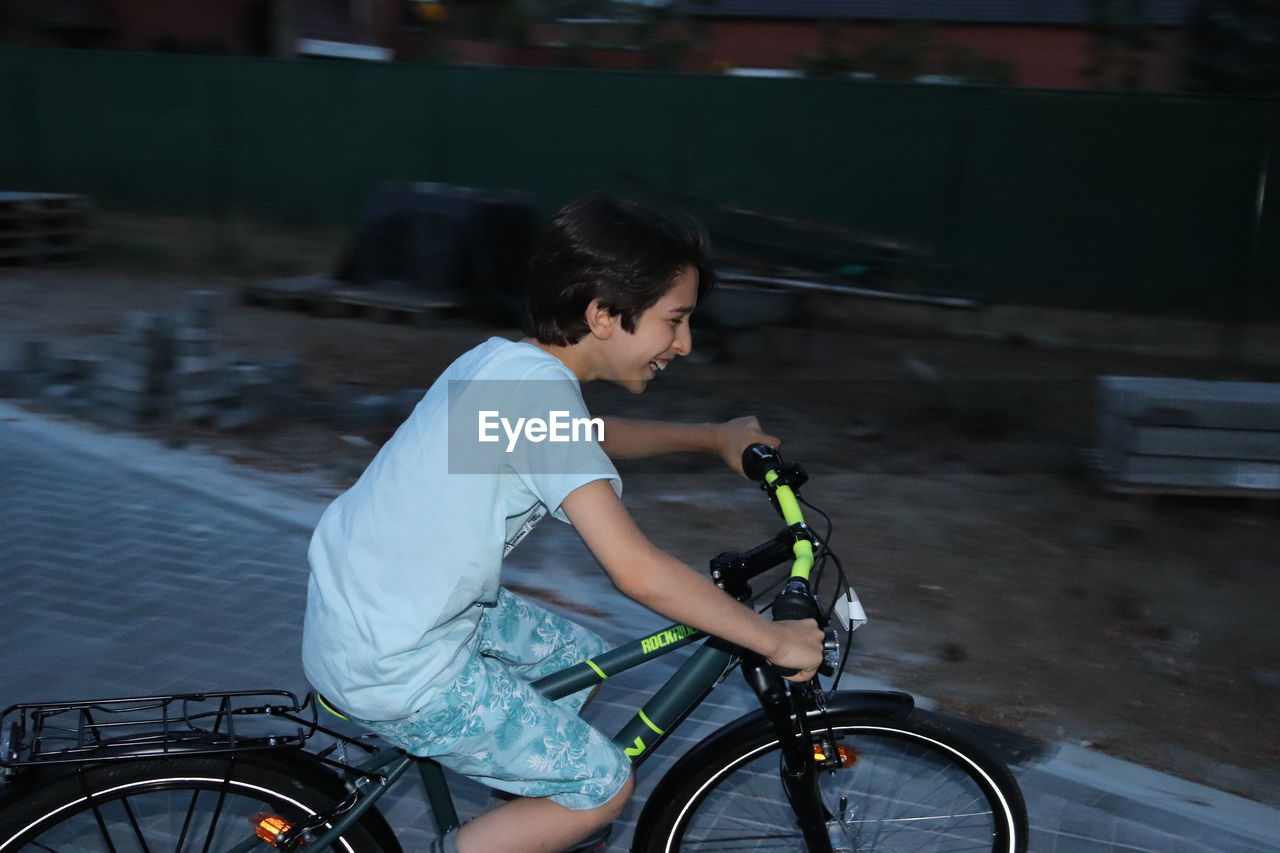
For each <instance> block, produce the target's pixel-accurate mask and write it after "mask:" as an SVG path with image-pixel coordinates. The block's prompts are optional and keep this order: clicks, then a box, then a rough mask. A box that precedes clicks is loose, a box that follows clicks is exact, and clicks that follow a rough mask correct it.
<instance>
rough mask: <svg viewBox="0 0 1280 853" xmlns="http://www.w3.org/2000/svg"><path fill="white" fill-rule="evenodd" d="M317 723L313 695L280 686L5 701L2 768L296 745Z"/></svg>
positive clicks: (1, 724) (0, 724)
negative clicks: (302, 695) (302, 697)
mask: <svg viewBox="0 0 1280 853" xmlns="http://www.w3.org/2000/svg"><path fill="white" fill-rule="evenodd" d="M316 729H317V725H316V708H315V704H314V703H313V702H312V701H311V696H310V695H308V697H307V698H306V699H305V700H304V701H303V702H302V703H301V704H300V703H299V702H298V697H297V696H296V695H294V694H293V693H289V692H286V691H283V690H263V691H235V692H227V693H179V694H175V695H171V696H138V697H132V698H125V699H99V700H93V701H85V702H53V703H32V704H22V705H10V706H9V707H8V708H6V709H5V710H4V712H3V714H0V767H6V768H15V767H30V766H33V765H47V764H71V763H75V762H80V761H98V760H110V759H123V758H144V757H163V756H170V755H177V754H182V755H202V754H211V753H226V752H235V751H237V750H262V749H280V748H296V747H300V746H302V744H303V743H305V742H306V740H307V738H309V737H311V736H312V735H313V734H315V732H316Z"/></svg>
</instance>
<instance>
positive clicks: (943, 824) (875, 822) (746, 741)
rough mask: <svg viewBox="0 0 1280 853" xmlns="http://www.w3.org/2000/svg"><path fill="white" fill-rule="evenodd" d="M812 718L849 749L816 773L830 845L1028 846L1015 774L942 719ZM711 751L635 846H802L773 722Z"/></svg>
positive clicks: (643, 828)
mask: <svg viewBox="0 0 1280 853" xmlns="http://www.w3.org/2000/svg"><path fill="white" fill-rule="evenodd" d="M810 719H811V723H812V724H814V725H815V728H816V724H817V723H818V720H819V719H824V720H825V725H826V726H827V727H828V728H829V730H830V732H831V734H832V735H834V737H835V741H836V743H837V744H838V745H841V746H844V747H845V748H846V749H852V753H851V757H852V759H853V762H852V765H851V766H850V767H848V768H843V769H836V770H829V771H828V770H823V771H821V772H820V780H819V787H820V789H821V791H822V798H823V803H824V805H825V806H826V808H827V811H828V812H829V813H830V814H831V815H832V819H831V821H829V823H828V828H829V834H830V836H831V838H832V847H833V849H834V850H835V851H836V853H897V851H908V850H909V851H912V853H933V851H937V853H948V851H959V850H966V851H974V850H991V851H993V853H1023V851H1025V850H1026V846H1027V814H1026V805H1025V803H1024V802H1023V798H1022V792H1021V790H1020V789H1019V788H1018V784H1017V782H1016V780H1014V778H1013V774H1012V773H1010V772H1009V769H1008V768H1007V767H1006V766H1005V764H1004V762H1002V761H1001V760H999V759H998V758H996V757H995V756H993V755H992V754H991V753H990V752H989V751H988V750H987V749H986V748H985V747H983V746H981V745H980V744H979V743H977V742H975V741H974V740H972V739H971V738H970V737H968V736H966V735H964V734H963V733H961V732H959V731H957V730H956V729H955V728H954V727H952V726H951V725H948V724H947V722H946V721H945V720H942V719H940V718H938V717H937V716H936V715H932V714H929V713H928V712H925V711H920V710H912V711H911V712H910V713H909V714H905V715H901V716H898V717H894V718H885V717H874V716H863V715H857V714H851V713H849V712H839V711H837V712H832V713H829V714H827V715H825V717H823V718H818V717H811V718H810ZM827 730H828V729H823V730H822V731H823V732H826V731H827ZM819 734H820V732H816V731H815V738H817V737H818V735H819ZM718 747H719V748H718V749H717V750H715V752H716V754H718V755H719V756H722V759H721V760H715V761H710V762H705V763H703V764H702V766H701V767H700V768H694V769H692V772H690V768H687V767H686V768H683V769H682V770H681V774H680V775H682V776H683V777H684V778H683V779H677V780H676V781H675V783H674V790H670V789H668V790H664V791H663V792H662V793H663V796H664V799H665V802H664V803H658V804H656V805H657V808H656V811H655V813H654V814H653V815H652V817H649V816H647V815H644V816H642V818H641V823H640V825H639V826H637V830H636V840H635V843H634V845H633V847H632V850H633V851H634V853H677V851H683V853H712V851H739V850H768V851H776V850H806V849H807V847H806V845H805V842H804V839H803V837H802V836H801V834H800V830H799V829H798V828H797V827H796V826H795V815H794V813H793V812H792V811H791V807H790V806H789V805H788V803H787V799H786V794H785V792H784V791H783V789H782V784H781V781H780V778H779V773H780V770H781V763H780V756H779V751H778V739H777V737H776V736H775V735H774V734H773V730H772V728H771V727H769V726H767V725H761V726H755V727H752V728H750V729H748V730H745V731H740V732H738V733H736V734H735V735H733V736H731V737H730V738H728V739H726V741H725V742H724V743H723V744H719V745H718ZM672 775H675V774H674V773H673V774H672ZM665 783H666V779H664V780H663V784H665ZM841 797H845V798H846V802H845V803H844V804H843V805H842V803H841V800H840V798H841ZM646 818H648V819H646Z"/></svg>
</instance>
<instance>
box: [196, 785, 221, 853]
mask: <svg viewBox="0 0 1280 853" xmlns="http://www.w3.org/2000/svg"><path fill="white" fill-rule="evenodd" d="M226 803H227V789H226V787H225V786H223V787H222V788H219V789H218V805H217V806H216V807H215V808H214V810H213V817H212V818H210V819H209V834H208V835H206V836H205V837H204V849H203V850H201V852H200V853H209V847H210V845H212V844H213V836H214V833H216V832H217V831H218V820H219V819H220V818H221V817H222V808H223V806H225V805H226Z"/></svg>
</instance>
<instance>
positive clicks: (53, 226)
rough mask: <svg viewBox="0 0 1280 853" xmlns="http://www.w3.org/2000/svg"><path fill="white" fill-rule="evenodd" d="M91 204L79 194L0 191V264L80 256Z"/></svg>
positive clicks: (51, 261)
mask: <svg viewBox="0 0 1280 853" xmlns="http://www.w3.org/2000/svg"><path fill="white" fill-rule="evenodd" d="M92 208H93V205H92V203H91V202H90V201H89V199H88V198H86V197H85V196H80V195H66V194H57V193H19V192H0V265H10V266H12V265H18V264H32V265H39V264H57V263H69V262H74V261H79V260H81V259H82V258H83V257H84V254H85V252H86V250H87V249H88V242H89V241H88V237H89V214H90V212H91V210H92Z"/></svg>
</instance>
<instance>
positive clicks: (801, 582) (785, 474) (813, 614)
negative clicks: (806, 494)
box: [742, 444, 822, 675]
mask: <svg viewBox="0 0 1280 853" xmlns="http://www.w3.org/2000/svg"><path fill="white" fill-rule="evenodd" d="M742 470H743V472H744V473H746V475H747V476H748V477H750V478H751V479H753V480H755V481H756V482H758V483H760V486H761V488H763V489H764V490H765V492H766V493H767V494H768V495H769V498H770V500H771V501H772V502H773V505H774V507H775V508H776V509H777V510H778V514H779V515H781V516H782V520H783V521H785V522H786V523H787V528H788V530H789V531H790V533H791V535H792V536H793V537H794V541H793V543H792V546H791V553H792V555H793V556H794V558H795V559H794V560H793V562H792V563H791V577H790V579H789V580H788V581H787V583H786V586H784V587H783V588H782V591H781V592H780V593H778V595H777V597H776V598H775V599H774V600H773V606H772V612H773V618H774V621H786V620H795V619H813V620H814V621H816V622H818V624H819V625H821V624H822V619H821V610H820V609H819V607H818V602H817V600H816V599H815V598H814V597H813V593H812V592H811V591H810V589H809V573H810V571H811V570H812V569H813V560H814V557H813V535H812V534H811V533H810V532H809V528H808V526H807V525H806V524H805V522H804V513H803V512H802V511H801V510H800V501H799V499H798V498H797V497H796V493H795V489H796V488H798V487H799V486H800V485H801V484H802V483H803V482H804V481H805V479H806V477H805V474H804V472H803V470H801V469H800V467H799V466H796V465H792V466H786V465H784V464H783V463H782V458H781V457H780V456H779V455H778V451H777V450H776V449H774V448H772V447H770V446H769V445H767V444H752V445H750V446H749V447H748V448H747V449H746V450H744V451H743V452H742ZM774 669H775V670H777V671H778V672H779V673H781V674H782V675H795V674H796V673H797V672H798V671H799V670H794V669H789V668H787V667H781V666H776V665H775V666H774Z"/></svg>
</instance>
